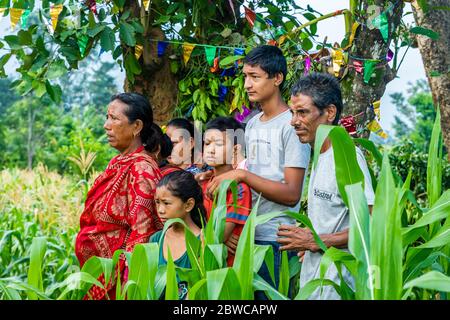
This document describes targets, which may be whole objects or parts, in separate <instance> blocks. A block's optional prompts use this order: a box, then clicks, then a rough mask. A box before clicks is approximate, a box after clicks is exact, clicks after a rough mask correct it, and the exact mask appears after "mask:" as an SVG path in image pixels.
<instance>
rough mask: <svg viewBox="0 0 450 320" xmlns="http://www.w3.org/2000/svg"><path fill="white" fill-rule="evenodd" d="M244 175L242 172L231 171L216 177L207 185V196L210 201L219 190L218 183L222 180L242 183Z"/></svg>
mask: <svg viewBox="0 0 450 320" xmlns="http://www.w3.org/2000/svg"><path fill="white" fill-rule="evenodd" d="M243 173H245V171H244V170H240V169H238V170H231V171H228V172H225V173H222V174H221V175H218V176H217V177H215V178H214V179H212V181H211V182H210V183H209V184H208V188H207V192H206V193H207V196H208V197H209V198H210V199H213V198H214V194H215V193H216V192H217V190H219V186H220V183H221V182H222V181H223V180H235V181H236V182H237V183H239V182H241V181H242V175H243Z"/></svg>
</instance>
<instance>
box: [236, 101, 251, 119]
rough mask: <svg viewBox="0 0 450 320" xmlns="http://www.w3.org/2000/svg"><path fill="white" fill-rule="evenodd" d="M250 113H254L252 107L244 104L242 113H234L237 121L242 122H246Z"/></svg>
mask: <svg viewBox="0 0 450 320" xmlns="http://www.w3.org/2000/svg"><path fill="white" fill-rule="evenodd" d="M250 113H252V112H251V111H250V109H249V108H247V107H246V106H245V105H243V106H242V112H241V113H239V112H238V113H236V114H235V115H234V118H235V119H236V120H237V121H239V122H240V123H242V122H244V120H245V118H247V116H248V115H249V114H250Z"/></svg>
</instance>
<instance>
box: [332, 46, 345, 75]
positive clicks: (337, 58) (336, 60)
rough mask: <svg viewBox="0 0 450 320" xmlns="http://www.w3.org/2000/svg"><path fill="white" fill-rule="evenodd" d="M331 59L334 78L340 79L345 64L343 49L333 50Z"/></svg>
mask: <svg viewBox="0 0 450 320" xmlns="http://www.w3.org/2000/svg"><path fill="white" fill-rule="evenodd" d="M331 58H332V59H333V72H334V76H335V77H338V76H339V71H340V70H341V66H342V65H343V64H344V54H343V53H342V51H341V49H331Z"/></svg>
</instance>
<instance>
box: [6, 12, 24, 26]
mask: <svg viewBox="0 0 450 320" xmlns="http://www.w3.org/2000/svg"><path fill="white" fill-rule="evenodd" d="M23 11H24V10H23V9H18V8H10V9H9V18H10V20H11V28H12V29H14V28H15V27H16V25H17V22H19V20H20V17H22V14H23Z"/></svg>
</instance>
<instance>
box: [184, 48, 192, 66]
mask: <svg viewBox="0 0 450 320" xmlns="http://www.w3.org/2000/svg"><path fill="white" fill-rule="evenodd" d="M194 48H195V44H192V43H184V44H183V61H184V64H185V65H186V64H187V63H188V61H189V58H190V57H191V54H192V51H193V50H194Z"/></svg>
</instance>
